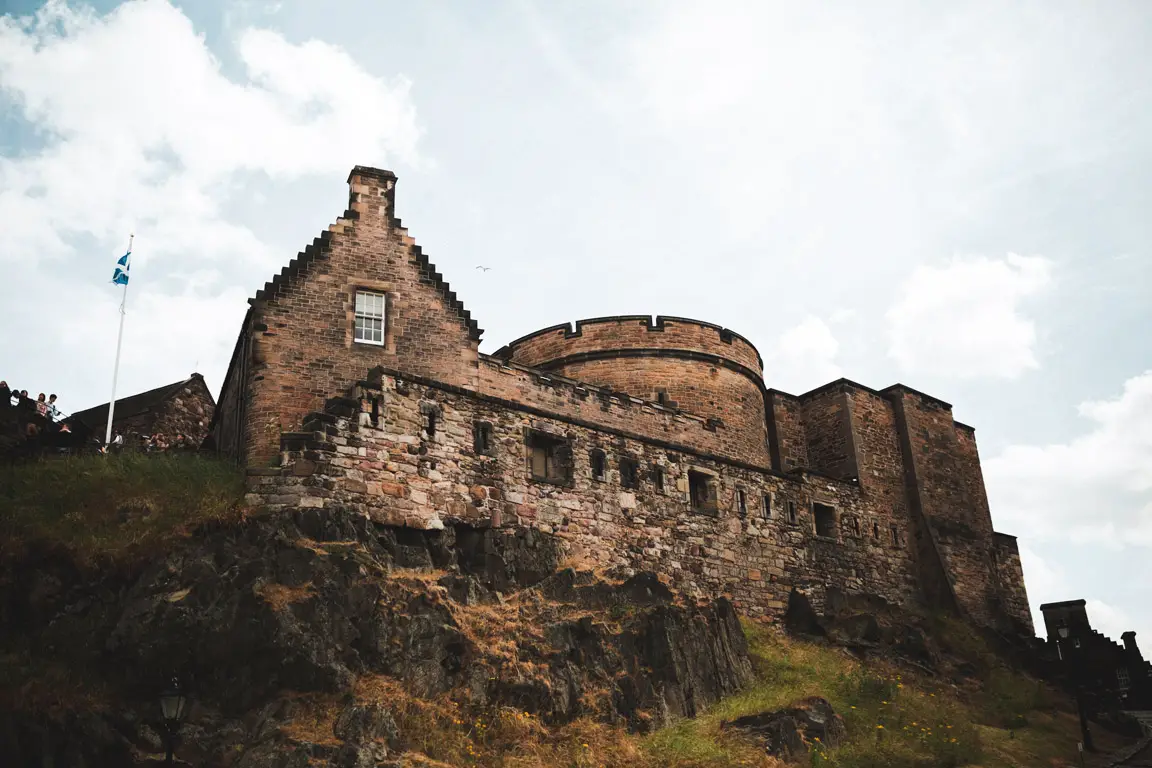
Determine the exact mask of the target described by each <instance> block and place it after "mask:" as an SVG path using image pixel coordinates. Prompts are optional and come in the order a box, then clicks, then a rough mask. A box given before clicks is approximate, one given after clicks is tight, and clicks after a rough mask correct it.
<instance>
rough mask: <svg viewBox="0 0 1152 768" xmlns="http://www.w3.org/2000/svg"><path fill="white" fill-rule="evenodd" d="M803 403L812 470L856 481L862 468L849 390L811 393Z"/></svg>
mask: <svg viewBox="0 0 1152 768" xmlns="http://www.w3.org/2000/svg"><path fill="white" fill-rule="evenodd" d="M801 404H802V410H801V413H802V414H803V416H804V432H805V435H806V436H807V439H808V461H809V463H810V465H811V467H812V468H813V469H818V470H820V471H821V472H826V473H827V474H829V475H832V476H833V477H839V478H841V479H843V480H850V479H855V478H856V477H857V475H858V474H859V469H858V468H857V466H856V444H855V434H854V433H853V431H852V424H851V411H850V410H849V407H848V405H849V403H848V396H847V392H846V389H845V388H844V387H843V386H834V387H829V388H827V389H824V390H822V391H818V392H814V393H809V394H806V395H805V396H804V397H803V398H801Z"/></svg>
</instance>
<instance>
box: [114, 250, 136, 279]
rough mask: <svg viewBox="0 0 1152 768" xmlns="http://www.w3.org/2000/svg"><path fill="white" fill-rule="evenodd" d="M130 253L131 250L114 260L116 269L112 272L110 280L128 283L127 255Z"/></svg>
mask: <svg viewBox="0 0 1152 768" xmlns="http://www.w3.org/2000/svg"><path fill="white" fill-rule="evenodd" d="M131 255H132V251H128V253H126V254H124V255H123V256H121V257H120V260H119V261H117V262H116V264H117V267H116V271H115V272H113V273H112V282H113V283H114V284H116V285H128V267H129V264H128V257H129V256H131Z"/></svg>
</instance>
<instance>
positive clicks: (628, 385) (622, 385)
mask: <svg viewBox="0 0 1152 768" xmlns="http://www.w3.org/2000/svg"><path fill="white" fill-rule="evenodd" d="M496 356H497V357H502V358H504V359H506V360H511V361H512V362H514V363H519V364H520V365H526V366H530V367H532V368H539V369H542V370H545V371H551V372H554V373H557V374H559V375H561V376H567V377H569V378H572V379H577V380H579V381H586V382H588V383H590V384H597V385H600V386H608V387H611V388H613V389H615V390H619V391H622V392H627V393H628V394H630V395H634V396H635V397H640V398H644V399H646V400H654V401H656V402H659V403H663V404H665V405H668V406H669V407H675V408H680V409H682V410H684V411H686V412H688V413H692V414H695V415H697V416H702V417H704V418H707V419H717V420H719V422H720V424H719V425H717V429H719V430H724V431H725V433H727V434H726V435H725V437H726V438H727V439H725V441H724V442H725V443H726V444H729V445H732V446H733V453H734V454H735V455H734V456H733V458H739V459H743V460H745V461H749V462H754V463H757V464H764V465H767V464H768V463H769V458H768V442H767V431H766V425H765V418H764V381H763V376H762V372H763V367H764V364H763V361H762V360H761V359H760V354H759V353H758V352H757V351H756V348H755V347H754V346H752V343H751V342H749V341H748V340H747V339H745V338H744V337H743V336H741V335H739V334H737V333H734V332H733V331H730V330H728V329H727V328H721V327H720V326H718V325H714V324H712V323H705V322H701V321H699V320H689V319H687V318H683V317H663V316H657V317H656V318H655V319H653V318H652V317H650V316H648V315H621V316H616V317H597V318H593V319H590V320H577V321H576V323H575V324H574V325H568V324H564V325H555V326H552V327H551V328H545V329H543V330H540V331H536V332H535V333H530V334H528V335H527V336H522V337H521V338H519V339H517V340H516V341H513V342H512V343H511V344H509V345H508V346H506V347H503V348H502V349H500V350H499V351H497V352H496Z"/></svg>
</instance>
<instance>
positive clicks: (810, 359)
mask: <svg viewBox="0 0 1152 768" xmlns="http://www.w3.org/2000/svg"><path fill="white" fill-rule="evenodd" d="M848 316H850V315H848V314H845V313H843V312H841V313H838V314H837V316H836V317H834V318H833V322H835V321H839V320H840V319H843V318H846V317H848ZM839 351H840V343H839V342H838V341H836V337H835V336H834V335H833V334H832V329H831V328H829V327H828V323H826V322H824V321H823V320H821V319H820V318H819V317H816V316H815V315H809V316H807V317H805V318H804V319H803V320H802V321H800V322H799V323H798V324H796V325H795V326H793V327H791V328H789V329H788V330H786V331H784V333H782V334H781V335H780V338H779V339H778V340H777V341H776V344H775V345H774V346H773V347H772V349H771V350H770V351H769V352H768V355H767V356H766V358H765V361H764V375H765V378H767V379H768V381H770V382H771V385H772V386H774V387H776V388H778V389H781V390H784V391H786V392H792V393H794V394H800V393H802V392H806V391H808V390H810V389H815V388H816V387H818V386H820V385H821V384H826V383H828V382H829V381H833V380H835V379H838V378H840V376H841V373H840V367H839V366H838V365H837V364H836V355H837V353H838V352H839Z"/></svg>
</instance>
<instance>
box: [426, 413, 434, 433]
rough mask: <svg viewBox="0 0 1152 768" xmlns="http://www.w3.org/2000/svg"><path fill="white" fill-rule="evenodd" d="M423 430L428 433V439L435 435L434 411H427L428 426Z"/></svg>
mask: <svg viewBox="0 0 1152 768" xmlns="http://www.w3.org/2000/svg"><path fill="white" fill-rule="evenodd" d="M425 431H427V433H428V437H429V439H431V438H433V437H436V411H434V410H430V411H428V426H427V427H426V429H425Z"/></svg>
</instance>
